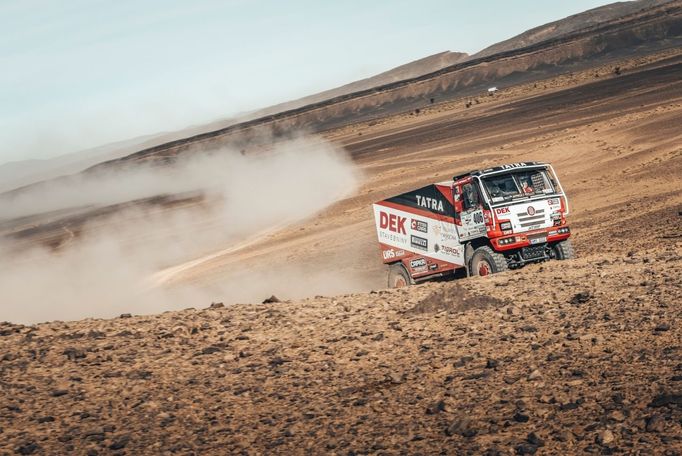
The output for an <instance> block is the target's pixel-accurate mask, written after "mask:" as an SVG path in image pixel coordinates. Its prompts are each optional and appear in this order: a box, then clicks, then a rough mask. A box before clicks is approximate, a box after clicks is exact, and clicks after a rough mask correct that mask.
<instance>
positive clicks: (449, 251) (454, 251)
mask: <svg viewBox="0 0 682 456" xmlns="http://www.w3.org/2000/svg"><path fill="white" fill-rule="evenodd" d="M433 250H435V251H436V253H438V252H443V253H444V254H446V255H450V256H454V257H458V256H461V254H462V250H461V249H460V248H459V247H450V246H448V245H440V244H436V245H434V246H433Z"/></svg>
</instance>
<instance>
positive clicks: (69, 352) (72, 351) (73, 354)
mask: <svg viewBox="0 0 682 456" xmlns="http://www.w3.org/2000/svg"><path fill="white" fill-rule="evenodd" d="M62 354H63V355H66V357H67V358H68V359H70V360H71V361H75V360H77V359H83V358H85V357H86V356H87V355H86V353H85V351H84V350H81V349H79V348H73V347H69V348H67V349H65V350H64V351H63V352H62Z"/></svg>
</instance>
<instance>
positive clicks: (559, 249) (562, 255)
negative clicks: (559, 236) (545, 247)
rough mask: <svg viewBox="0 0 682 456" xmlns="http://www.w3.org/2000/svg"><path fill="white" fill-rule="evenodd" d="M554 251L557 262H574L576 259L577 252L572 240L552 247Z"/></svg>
mask: <svg viewBox="0 0 682 456" xmlns="http://www.w3.org/2000/svg"><path fill="white" fill-rule="evenodd" d="M552 250H554V256H555V258H556V259H557V260H572V259H573V258H575V251H574V250H573V244H571V240H570V239H566V240H565V241H561V242H557V243H556V244H554V246H553V247H552Z"/></svg>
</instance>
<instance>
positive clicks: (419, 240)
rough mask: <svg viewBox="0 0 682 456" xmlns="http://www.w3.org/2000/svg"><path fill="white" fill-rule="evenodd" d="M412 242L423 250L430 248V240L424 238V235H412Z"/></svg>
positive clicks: (413, 245)
mask: <svg viewBox="0 0 682 456" xmlns="http://www.w3.org/2000/svg"><path fill="white" fill-rule="evenodd" d="M410 244H411V245H412V247H415V248H418V249H421V250H429V241H428V240H427V239H424V238H423V237H419V236H415V235H411V236H410Z"/></svg>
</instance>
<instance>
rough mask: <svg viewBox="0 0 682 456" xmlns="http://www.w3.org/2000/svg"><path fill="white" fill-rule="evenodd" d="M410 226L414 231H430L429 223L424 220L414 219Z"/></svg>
mask: <svg viewBox="0 0 682 456" xmlns="http://www.w3.org/2000/svg"><path fill="white" fill-rule="evenodd" d="M410 226H411V227H412V231H421V232H422V233H426V232H428V231H429V224H428V223H426V222H425V221H423V220H417V219H412V221H411V223H410Z"/></svg>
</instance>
